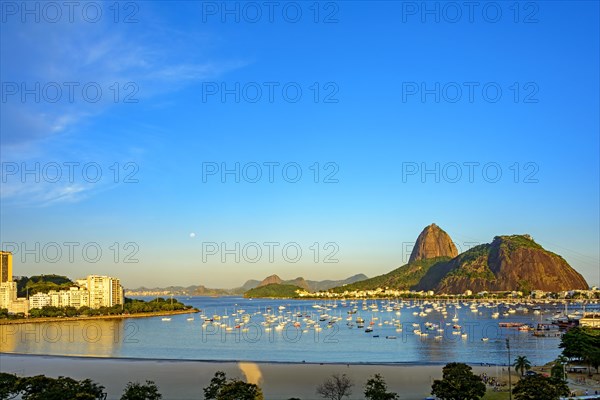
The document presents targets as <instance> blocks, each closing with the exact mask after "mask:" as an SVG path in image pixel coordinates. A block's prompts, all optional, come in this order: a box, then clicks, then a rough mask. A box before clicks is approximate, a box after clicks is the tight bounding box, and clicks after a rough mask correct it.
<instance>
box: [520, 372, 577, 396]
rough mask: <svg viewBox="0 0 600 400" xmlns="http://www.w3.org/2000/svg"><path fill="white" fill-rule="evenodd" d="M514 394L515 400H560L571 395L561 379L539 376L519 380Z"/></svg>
mask: <svg viewBox="0 0 600 400" xmlns="http://www.w3.org/2000/svg"><path fill="white" fill-rule="evenodd" d="M513 394H514V396H515V400H539V399H544V400H559V399H560V397H561V396H568V395H569V387H568V386H567V384H566V383H565V382H564V381H562V380H560V379H554V378H547V377H545V376H542V375H539V374H538V375H533V376H527V377H525V378H523V379H521V380H519V382H517V384H516V385H515V387H514V389H513Z"/></svg>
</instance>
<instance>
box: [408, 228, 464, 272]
mask: <svg viewBox="0 0 600 400" xmlns="http://www.w3.org/2000/svg"><path fill="white" fill-rule="evenodd" d="M457 255H458V251H457V250H456V246H454V243H452V239H450V236H449V235H448V234H447V233H446V232H444V231H443V230H442V229H441V228H440V227H439V226H437V225H436V224H431V225H429V226H427V227H425V229H423V231H422V232H421V234H420V235H419V237H418V238H417V242H416V243H415V247H413V250H412V253H411V254H410V259H409V260H408V262H409V264H410V263H413V262H415V261H419V260H426V259H429V258H437V257H450V258H453V257H456V256H457Z"/></svg>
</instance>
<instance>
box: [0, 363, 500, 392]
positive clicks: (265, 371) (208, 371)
mask: <svg viewBox="0 0 600 400" xmlns="http://www.w3.org/2000/svg"><path fill="white" fill-rule="evenodd" d="M0 359H1V360H2V362H1V363H0V371H2V372H8V373H16V374H17V375H19V376H34V375H39V374H44V375H46V376H50V377H57V376H59V375H60V376H68V377H71V378H73V379H78V380H81V379H86V378H89V379H92V380H93V381H95V382H97V383H99V384H101V385H103V386H105V388H106V389H105V390H106V392H107V393H108V396H107V398H108V399H119V398H120V396H121V394H122V392H123V388H124V387H125V385H126V384H127V382H129V381H134V382H135V381H138V382H144V381H146V380H153V381H154V382H156V384H157V385H158V387H159V391H160V393H161V394H162V395H163V398H165V399H169V400H179V399H181V400H189V399H193V398H202V394H203V391H202V389H203V388H204V387H206V386H207V385H208V384H209V383H210V380H211V379H212V377H213V376H214V374H215V372H217V371H223V372H225V373H226V374H227V377H228V378H238V379H242V380H244V381H247V382H251V383H257V384H259V386H261V388H262V390H263V393H264V398H265V400H271V399H273V400H275V399H288V398H290V397H297V398H301V399H303V400H309V399H318V398H319V396H318V395H317V394H316V391H315V390H316V386H317V385H318V384H320V383H322V382H323V380H324V379H325V378H327V377H329V376H331V375H332V374H347V375H348V376H349V377H350V378H351V379H352V380H353V381H354V383H355V388H354V389H355V390H354V391H353V392H354V395H352V396H350V397H349V399H350V400H355V399H356V400H358V399H362V398H364V396H362V386H363V385H364V384H365V382H366V381H367V379H369V378H370V377H372V376H373V375H374V374H381V375H382V376H383V377H384V378H385V380H386V382H387V383H388V386H389V389H390V390H393V391H396V392H398V393H401V394H402V399H403V400H410V399H414V400H417V399H418V400H422V399H423V398H425V397H427V396H428V395H429V393H430V392H431V382H432V380H433V379H439V378H440V377H441V374H442V367H443V365H442V364H440V365H422V364H414V365H407V364H404V365H399V364H393V365H392V364H347V363H341V364H337V363H336V364H333V363H331V364H330V363H327V364H325V363H308V362H307V363H291V362H251V361H237V362H236V361H195V360H156V359H138V358H129V359H118V358H104V357H73V356H45V355H33V354H28V355H23V354H10V353H0ZM501 369H502V368H501V367H473V370H474V372H476V373H478V374H479V373H482V372H486V373H488V375H494V374H496V373H498V371H500V370H501Z"/></svg>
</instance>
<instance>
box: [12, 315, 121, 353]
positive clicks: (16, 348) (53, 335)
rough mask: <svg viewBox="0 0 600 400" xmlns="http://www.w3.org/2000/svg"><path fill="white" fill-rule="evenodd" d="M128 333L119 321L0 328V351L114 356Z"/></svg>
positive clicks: (38, 324)
mask: <svg viewBox="0 0 600 400" xmlns="http://www.w3.org/2000/svg"><path fill="white" fill-rule="evenodd" d="M130 331H131V325H128V324H127V322H126V321H124V320H119V319H111V320H93V321H65V322H43V323H28V324H14V325H0V351H1V352H6V353H32V354H69V355H79V356H92V357H117V356H119V355H120V353H121V346H122V344H123V342H124V341H126V340H128V339H130V337H129V336H130V333H129V332H130Z"/></svg>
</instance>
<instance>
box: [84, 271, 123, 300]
mask: <svg viewBox="0 0 600 400" xmlns="http://www.w3.org/2000/svg"><path fill="white" fill-rule="evenodd" d="M87 289H88V291H89V293H90V295H89V296H90V307H91V308H99V307H112V306H114V305H117V304H123V287H122V286H121V283H120V281H119V280H118V279H117V278H112V277H110V276H100V275H90V276H88V277H87Z"/></svg>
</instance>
